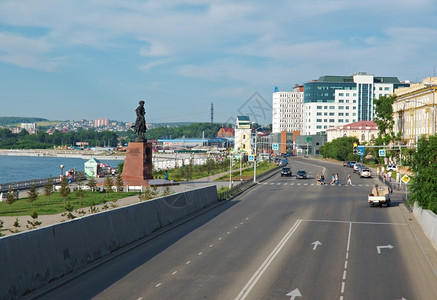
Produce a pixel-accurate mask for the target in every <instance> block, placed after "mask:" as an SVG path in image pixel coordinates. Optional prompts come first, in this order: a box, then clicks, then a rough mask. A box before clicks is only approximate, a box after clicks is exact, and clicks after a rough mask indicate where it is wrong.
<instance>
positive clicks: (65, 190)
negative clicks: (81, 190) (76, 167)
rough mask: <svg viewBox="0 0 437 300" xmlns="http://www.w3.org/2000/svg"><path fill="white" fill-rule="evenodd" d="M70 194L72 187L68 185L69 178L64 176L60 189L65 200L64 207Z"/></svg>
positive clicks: (60, 193)
mask: <svg viewBox="0 0 437 300" xmlns="http://www.w3.org/2000/svg"><path fill="white" fill-rule="evenodd" d="M69 194H70V186H69V185H68V181H67V177H66V176H62V180H61V188H60V189H59V195H60V196H61V197H62V198H63V199H64V205H65V201H66V199H67V197H68V195H69Z"/></svg>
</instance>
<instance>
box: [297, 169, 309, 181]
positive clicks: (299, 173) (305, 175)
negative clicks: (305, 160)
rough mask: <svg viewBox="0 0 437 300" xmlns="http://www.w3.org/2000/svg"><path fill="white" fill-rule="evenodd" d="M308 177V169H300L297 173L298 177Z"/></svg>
mask: <svg viewBox="0 0 437 300" xmlns="http://www.w3.org/2000/svg"><path fill="white" fill-rule="evenodd" d="M306 178H307V171H305V170H299V171H297V173H296V179H306Z"/></svg>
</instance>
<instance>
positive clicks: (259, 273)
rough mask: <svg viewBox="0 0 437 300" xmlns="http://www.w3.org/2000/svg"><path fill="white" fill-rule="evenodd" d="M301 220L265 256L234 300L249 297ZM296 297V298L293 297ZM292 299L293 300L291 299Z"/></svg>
mask: <svg viewBox="0 0 437 300" xmlns="http://www.w3.org/2000/svg"><path fill="white" fill-rule="evenodd" d="M301 222H302V220H300V219H299V220H297V221H296V223H294V225H293V226H292V227H291V228H290V230H289V231H288V232H287V233H286V234H285V236H284V237H283V238H282V240H281V241H280V242H279V243H278V244H277V245H276V247H275V248H274V249H273V251H272V252H271V253H270V254H269V255H268V256H267V258H266V260H265V261H264V262H263V263H262V264H261V266H260V267H259V268H258V270H256V272H255V274H253V276H252V278H250V279H249V281H248V282H247V283H246V285H245V286H244V287H243V289H242V290H241V292H240V293H239V294H238V295H237V297H236V298H235V300H243V299H246V297H247V296H248V295H249V293H250V291H251V290H252V288H253V287H254V286H255V284H256V283H257V281H258V280H259V279H260V278H261V276H262V274H263V273H264V272H265V271H266V270H267V268H268V267H269V265H270V264H271V263H272V261H273V260H274V259H275V257H276V255H278V253H279V252H280V251H281V249H282V248H283V247H284V246H285V244H286V243H287V241H288V240H289V239H290V237H291V236H292V235H293V233H294V232H295V231H296V230H297V228H298V227H299V225H300V223H301ZM295 297H296V296H295ZM292 299H293V298H292Z"/></svg>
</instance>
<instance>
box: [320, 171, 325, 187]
mask: <svg viewBox="0 0 437 300" xmlns="http://www.w3.org/2000/svg"><path fill="white" fill-rule="evenodd" d="M320 181H321V182H322V185H325V175H324V174H323V173H322V174H321V175H320Z"/></svg>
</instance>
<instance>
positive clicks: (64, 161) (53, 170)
mask: <svg viewBox="0 0 437 300" xmlns="http://www.w3.org/2000/svg"><path fill="white" fill-rule="evenodd" d="M87 160H88V159H82V158H70V157H67V158H66V157H40V156H36V157H28V156H3V155H0V184H4V183H10V182H17V181H25V180H34V179H41V178H49V177H50V176H52V177H59V176H60V175H61V168H60V166H61V165H64V170H63V173H64V174H65V172H66V171H68V170H70V169H76V170H77V171H83V170H84V164H85V162H86V161H87ZM98 160H99V162H102V163H106V164H108V165H109V166H111V167H112V168H117V167H118V164H119V163H120V162H121V161H118V160H104V159H98Z"/></svg>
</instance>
